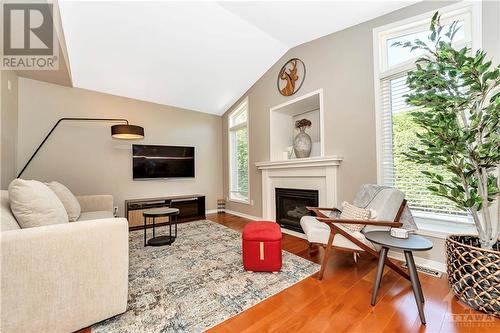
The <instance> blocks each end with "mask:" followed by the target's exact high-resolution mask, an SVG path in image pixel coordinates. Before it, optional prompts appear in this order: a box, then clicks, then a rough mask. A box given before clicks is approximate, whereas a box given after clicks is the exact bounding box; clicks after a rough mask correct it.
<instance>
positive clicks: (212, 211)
mask: <svg viewBox="0 0 500 333" xmlns="http://www.w3.org/2000/svg"><path fill="white" fill-rule="evenodd" d="M215 213H217V209H207V210H206V211H205V214H207V215H208V214H215Z"/></svg>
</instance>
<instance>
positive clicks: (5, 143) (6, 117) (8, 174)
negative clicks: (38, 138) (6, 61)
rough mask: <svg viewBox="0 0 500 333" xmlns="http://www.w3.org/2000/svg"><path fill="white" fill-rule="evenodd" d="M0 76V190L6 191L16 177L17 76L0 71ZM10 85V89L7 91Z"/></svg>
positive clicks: (13, 73) (9, 72)
mask: <svg viewBox="0 0 500 333" xmlns="http://www.w3.org/2000/svg"><path fill="white" fill-rule="evenodd" d="M0 76H1V94H0V95H1V101H0V105H1V131H2V142H1V147H0V149H1V154H0V155H1V160H2V163H1V166H0V169H1V189H2V190H4V189H7V187H8V186H9V183H10V182H11V181H12V179H14V178H15V177H16V150H17V114H18V108H17V81H18V79H17V75H16V73H15V72H13V71H0ZM9 83H10V89H9Z"/></svg>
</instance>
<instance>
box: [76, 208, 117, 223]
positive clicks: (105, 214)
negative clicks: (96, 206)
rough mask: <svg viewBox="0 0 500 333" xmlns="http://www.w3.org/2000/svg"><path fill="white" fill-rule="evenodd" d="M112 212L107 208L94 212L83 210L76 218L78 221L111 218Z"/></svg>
mask: <svg viewBox="0 0 500 333" xmlns="http://www.w3.org/2000/svg"><path fill="white" fill-rule="evenodd" d="M113 217H114V216H113V212H110V211H107V210H98V211H95V212H83V213H82V214H81V215H80V217H79V218H78V222H80V221H89V220H100V219H109V218H113Z"/></svg>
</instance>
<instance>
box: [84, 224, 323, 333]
mask: <svg viewBox="0 0 500 333" xmlns="http://www.w3.org/2000/svg"><path fill="white" fill-rule="evenodd" d="M159 231H160V232H165V228H160V229H159ZM143 235H144V234H143V231H142V230H141V231H134V232H131V233H130V271H129V299H128V310H127V312H125V313H123V314H121V315H119V316H116V317H113V318H111V319H108V320H105V321H103V322H101V323H98V324H96V325H94V326H92V332H203V331H205V330H207V329H209V328H210V327H213V326H215V325H217V324H218V323H221V322H223V321H224V320H226V319H228V318H230V317H233V316H235V315H237V314H238V313H240V312H242V311H244V310H246V309H248V308H250V307H251V306H254V305H255V304H257V303H259V302H261V301H263V300H264V299H266V298H268V297H270V296H272V295H274V294H276V293H278V292H280V291H282V290H284V289H286V288H288V287H290V286H292V285H293V284H295V283H297V282H299V281H301V280H302V279H304V278H306V277H308V276H310V275H312V274H314V273H315V272H317V271H318V270H319V265H317V264H315V263H312V262H310V261H308V260H305V259H303V258H300V257H298V256H296V255H293V254H291V253H289V252H286V251H283V268H282V270H281V272H280V273H278V274H272V273H248V272H246V271H245V270H244V269H243V263H242V260H241V234H240V233H239V232H236V231H234V230H232V229H229V228H227V227H224V226H222V225H220V224H217V223H214V222H210V221H196V222H190V223H184V224H179V230H178V238H177V240H176V241H175V242H174V243H173V244H172V246H168V245H167V246H162V247H146V248H144V246H143ZM150 236H151V235H148V237H150Z"/></svg>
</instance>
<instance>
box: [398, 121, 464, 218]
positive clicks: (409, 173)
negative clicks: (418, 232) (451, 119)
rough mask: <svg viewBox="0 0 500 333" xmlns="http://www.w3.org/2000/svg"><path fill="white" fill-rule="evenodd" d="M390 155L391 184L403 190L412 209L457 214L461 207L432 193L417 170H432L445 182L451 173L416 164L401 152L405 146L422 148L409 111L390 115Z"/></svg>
mask: <svg viewBox="0 0 500 333" xmlns="http://www.w3.org/2000/svg"><path fill="white" fill-rule="evenodd" d="M392 124H393V142H394V146H393V158H394V174H395V186H396V187H397V188H398V189H400V190H402V191H403V192H405V193H406V198H407V200H408V201H409V202H411V203H412V207H413V208H416V209H421V210H426V209H432V210H433V211H439V212H442V213H455V214H457V213H459V212H460V211H462V210H463V209H462V207H459V208H458V209H457V207H456V204H455V203H454V202H452V201H450V200H449V199H447V198H444V197H440V196H436V195H435V194H434V193H433V192H432V191H431V190H429V189H428V187H429V186H430V185H432V183H431V182H430V180H429V179H428V178H427V177H426V176H425V175H423V174H422V173H421V171H422V170H423V171H425V172H433V173H438V174H440V175H443V177H444V179H445V180H446V181H448V180H449V179H450V178H451V177H452V174H451V173H450V172H448V171H447V170H445V169H444V168H443V167H442V166H439V165H431V164H425V165H422V164H419V163H418V162H417V161H414V160H413V159H408V158H407V157H406V155H405V152H407V151H408V147H418V148H423V146H422V145H419V144H418V138H417V133H420V134H421V133H422V129H421V128H420V127H419V126H418V125H417V124H416V123H415V121H414V120H413V117H412V115H411V113H410V112H400V113H396V114H393V117H392Z"/></svg>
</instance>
